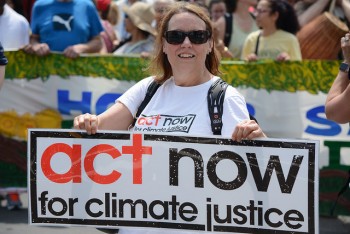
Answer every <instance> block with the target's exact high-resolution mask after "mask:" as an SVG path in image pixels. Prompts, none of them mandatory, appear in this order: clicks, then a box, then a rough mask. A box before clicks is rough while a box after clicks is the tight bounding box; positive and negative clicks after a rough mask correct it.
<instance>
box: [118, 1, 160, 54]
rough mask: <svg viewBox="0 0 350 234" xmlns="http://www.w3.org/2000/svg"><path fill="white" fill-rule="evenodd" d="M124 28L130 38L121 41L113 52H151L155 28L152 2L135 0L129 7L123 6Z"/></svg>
mask: <svg viewBox="0 0 350 234" xmlns="http://www.w3.org/2000/svg"><path fill="white" fill-rule="evenodd" d="M123 11H124V13H125V19H124V23H125V29H126V31H127V32H128V33H130V38H129V39H127V41H126V42H125V43H123V44H122V45H121V46H120V47H119V48H117V50H116V51H114V54H116V55H124V54H141V53H142V52H151V51H152V50H153V47H154V45H153V44H154V38H153V36H155V35H156V34H157V33H156V30H155V28H154V27H153V26H152V21H153V20H154V10H153V6H152V4H149V3H145V2H135V3H134V4H132V5H131V6H130V7H129V6H126V5H125V6H124V7H123Z"/></svg>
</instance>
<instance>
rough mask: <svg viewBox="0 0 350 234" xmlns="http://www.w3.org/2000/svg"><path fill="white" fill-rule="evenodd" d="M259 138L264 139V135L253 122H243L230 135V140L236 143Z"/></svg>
mask: <svg viewBox="0 0 350 234" xmlns="http://www.w3.org/2000/svg"><path fill="white" fill-rule="evenodd" d="M260 137H266V135H265V133H264V132H263V131H262V129H261V128H260V126H259V124H258V123H257V122H256V121H255V120H243V121H242V122H240V123H239V124H238V125H237V126H236V128H235V130H234V131H233V133H232V140H234V141H238V142H240V141H242V140H253V139H255V138H260Z"/></svg>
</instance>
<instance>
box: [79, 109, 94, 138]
mask: <svg viewBox="0 0 350 234" xmlns="http://www.w3.org/2000/svg"><path fill="white" fill-rule="evenodd" d="M97 126H98V118H97V116H96V115H92V114H84V115H79V116H77V117H75V118H74V128H75V129H83V130H86V132H87V134H89V135H90V134H95V133H96V132H97Z"/></svg>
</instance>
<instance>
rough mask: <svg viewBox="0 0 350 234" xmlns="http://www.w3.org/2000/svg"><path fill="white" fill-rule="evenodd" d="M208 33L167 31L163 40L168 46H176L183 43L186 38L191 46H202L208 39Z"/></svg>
mask: <svg viewBox="0 0 350 234" xmlns="http://www.w3.org/2000/svg"><path fill="white" fill-rule="evenodd" d="M209 36H210V33H209V32H208V31H205V30H198V31H190V32H182V31H167V32H166V33H165V39H166V41H167V42H168V43H169V44H173V45H178V44H181V43H183V42H184V40H185V38H186V37H188V38H189V39H190V41H191V43H193V44H203V43H206V42H207V41H208V39H209Z"/></svg>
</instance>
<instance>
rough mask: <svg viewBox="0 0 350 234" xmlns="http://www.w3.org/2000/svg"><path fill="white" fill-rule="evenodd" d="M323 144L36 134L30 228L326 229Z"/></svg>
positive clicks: (32, 138)
mask: <svg viewBox="0 0 350 234" xmlns="http://www.w3.org/2000/svg"><path fill="white" fill-rule="evenodd" d="M318 150H319V145H318V142H317V141H306V140H304V141H301V140H300V141H299V140H285V139H283V140H282V139H268V138H266V139H262V140H256V141H243V142H240V143H238V142H234V141H232V140H230V139H224V138H214V137H196V136H170V135H165V134H143V133H136V132H134V133H131V132H122V131H121V132H99V133H97V134H95V135H87V134H86V133H85V132H80V131H76V130H53V129H46V130H45V129H30V130H29V132H28V160H29V163H28V172H29V174H28V178H29V183H28V187H29V190H30V192H29V194H30V206H29V207H30V209H29V213H30V214H29V215H30V219H29V220H30V224H32V225H84V226H94V227H107V226H109V227H125V228H135V227H142V228H164V229H177V230H195V231H215V232H242V233H259V232H263V233H318V179H319V178H318Z"/></svg>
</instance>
